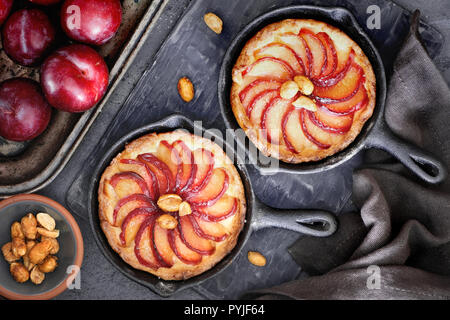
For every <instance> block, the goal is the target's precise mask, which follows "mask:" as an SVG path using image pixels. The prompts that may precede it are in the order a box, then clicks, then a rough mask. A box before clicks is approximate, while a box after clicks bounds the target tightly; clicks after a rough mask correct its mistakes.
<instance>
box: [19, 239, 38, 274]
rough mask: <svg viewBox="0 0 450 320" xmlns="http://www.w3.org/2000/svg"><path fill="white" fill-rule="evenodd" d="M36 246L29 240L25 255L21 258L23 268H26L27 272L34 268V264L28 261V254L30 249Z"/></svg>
mask: <svg viewBox="0 0 450 320" xmlns="http://www.w3.org/2000/svg"><path fill="white" fill-rule="evenodd" d="M35 245H36V242H35V241H33V240H29V241H27V253H26V254H25V255H24V256H23V257H22V258H23V265H24V266H25V268H27V270H28V271H31V269H33V267H34V266H35V264H34V263H31V261H30V257H29V255H28V254H29V253H30V250H31V248H33V247H34V246H35Z"/></svg>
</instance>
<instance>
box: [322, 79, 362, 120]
mask: <svg viewBox="0 0 450 320" xmlns="http://www.w3.org/2000/svg"><path fill="white" fill-rule="evenodd" d="M368 102H369V97H368V95H367V91H366V89H365V87H364V82H361V83H360V85H359V89H358V91H357V92H356V94H355V95H354V96H353V97H352V98H351V99H349V100H346V101H342V102H335V103H329V104H322V106H323V107H325V108H327V109H328V110H330V112H332V113H334V114H336V115H347V114H350V113H354V112H356V111H358V110H361V109H363V108H364V107H365V106H366V105H367V103H368Z"/></svg>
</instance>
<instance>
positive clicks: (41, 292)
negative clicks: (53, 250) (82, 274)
mask: <svg viewBox="0 0 450 320" xmlns="http://www.w3.org/2000/svg"><path fill="white" fill-rule="evenodd" d="M39 212H45V213H48V214H49V215H50V216H52V217H53V218H54V219H55V221H56V229H59V231H60V235H59V237H58V242H59V246H60V250H59V252H58V253H57V254H56V256H57V257H58V267H57V268H56V270H55V271H54V272H52V273H47V274H46V275H45V280H44V281H43V282H42V283H41V284H40V285H35V284H33V283H32V282H31V281H27V282H25V283H18V282H16V281H14V279H13V278H12V276H11V274H10V272H9V264H8V262H7V261H6V260H5V259H4V258H3V255H2V254H0V295H2V296H3V297H5V298H8V299H21V300H24V299H27V300H28V299H32V300H43V299H51V298H53V297H55V296H57V295H58V294H60V293H61V292H63V291H64V290H66V289H67V288H68V286H69V285H71V284H72V283H76V282H74V281H73V280H74V279H75V277H76V275H77V273H78V271H79V270H80V268H81V264H82V261H83V251H84V248H83V238H82V236H81V232H80V228H79V227H78V224H77V223H76V221H75V219H74V218H73V216H72V215H71V214H70V213H69V211H67V210H66V209H65V208H64V207H63V206H62V205H60V204H59V203H57V202H55V201H53V200H51V199H49V198H47V197H44V196H40V195H35V194H23V195H17V196H14V197H11V198H8V199H6V200H3V201H2V202H0V246H3V245H4V244H5V243H7V242H9V241H11V232H10V228H11V225H12V223H13V222H14V221H20V220H21V219H22V217H23V216H25V215H26V214H27V213H33V214H35V215H36V214H38V213H39Z"/></svg>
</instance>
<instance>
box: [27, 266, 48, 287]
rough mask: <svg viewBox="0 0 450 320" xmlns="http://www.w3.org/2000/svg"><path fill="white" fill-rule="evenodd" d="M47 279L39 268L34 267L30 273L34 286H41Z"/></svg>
mask: <svg viewBox="0 0 450 320" xmlns="http://www.w3.org/2000/svg"><path fill="white" fill-rule="evenodd" d="M44 279H45V274H44V273H43V272H42V271H41V270H39V268H38V266H34V267H33V270H31V272H30V280H31V282H33V283H34V284H41V283H42V282H43V281H44Z"/></svg>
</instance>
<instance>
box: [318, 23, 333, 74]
mask: <svg viewBox="0 0 450 320" xmlns="http://www.w3.org/2000/svg"><path fill="white" fill-rule="evenodd" d="M316 37H317V38H318V39H319V40H320V41H321V42H322V44H323V46H324V47H325V50H326V57H327V58H326V61H327V63H326V64H325V65H324V68H323V70H322V73H321V74H320V77H327V76H329V75H330V74H332V73H333V72H335V71H336V68H337V63H338V57H337V53H336V48H335V47H334V43H333V40H331V38H330V36H329V35H328V34H327V33H325V32H319V33H317V34H316Z"/></svg>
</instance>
